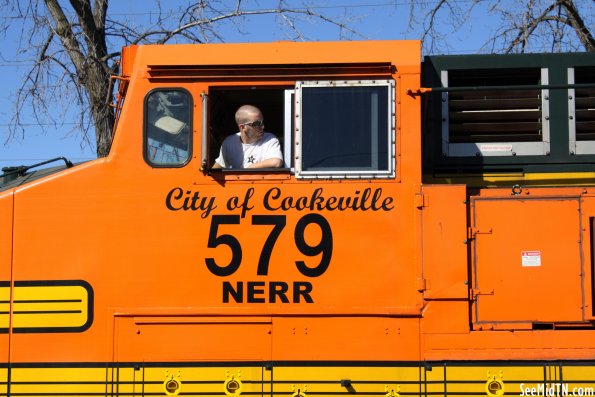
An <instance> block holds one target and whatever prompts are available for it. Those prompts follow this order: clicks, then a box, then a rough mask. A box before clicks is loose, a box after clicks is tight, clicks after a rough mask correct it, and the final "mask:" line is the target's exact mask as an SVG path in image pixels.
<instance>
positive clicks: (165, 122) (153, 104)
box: [144, 88, 192, 167]
mask: <svg viewBox="0 0 595 397" xmlns="http://www.w3.org/2000/svg"><path fill="white" fill-rule="evenodd" d="M191 122H192V96H191V95H190V94H189V93H188V92H187V91H185V90H183V89H180V88H176V89H158V90H153V91H151V92H150V93H149V94H148V95H147V97H146V99H145V126H144V157H145V161H146V162H147V163H148V164H150V165H152V166H154V167H180V166H183V165H184V164H186V163H187V162H188V161H189V160H190V155H191V147H192V145H191V139H192V134H191V133H190V131H192V126H191Z"/></svg>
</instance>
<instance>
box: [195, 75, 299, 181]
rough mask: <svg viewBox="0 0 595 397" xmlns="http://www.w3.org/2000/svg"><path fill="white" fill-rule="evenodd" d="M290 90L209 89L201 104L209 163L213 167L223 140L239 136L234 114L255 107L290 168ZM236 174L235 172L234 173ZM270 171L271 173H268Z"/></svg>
mask: <svg viewBox="0 0 595 397" xmlns="http://www.w3.org/2000/svg"><path fill="white" fill-rule="evenodd" d="M292 93H293V87H292V86H283V87H276V86H262V87H258V86H251V87H245V86H243V87H212V88H211V89H210V90H209V93H208V95H205V98H207V97H208V99H205V100H204V101H203V107H204V108H203V112H204V114H208V115H209V120H208V127H205V128H207V130H208V131H209V137H210V138H209V142H208V152H209V155H208V160H207V162H208V163H209V164H210V165H212V164H213V163H214V161H215V159H216V158H217V156H218V155H219V151H220V149H221V144H222V143H223V140H224V139H225V138H226V137H227V136H229V135H231V134H235V133H237V132H238V126H237V125H236V123H235V112H236V110H237V109H238V108H239V107H240V106H242V105H253V106H256V107H258V108H259V109H260V110H261V111H262V114H263V117H264V129H265V131H266V132H270V133H272V134H274V135H275V136H276V137H277V139H279V142H280V144H281V150H282V151H283V160H284V167H283V168H281V170H285V171H287V169H288V168H291V167H292V156H291V153H292V150H293V149H292V147H293V120H292V119H291V118H290V117H288V115H291V114H292V113H293V94H292ZM205 147H207V145H205ZM233 171H234V172H235V171H238V170H233ZM246 171H248V172H252V173H253V172H261V171H263V169H249V170H246ZM268 171H270V169H268Z"/></svg>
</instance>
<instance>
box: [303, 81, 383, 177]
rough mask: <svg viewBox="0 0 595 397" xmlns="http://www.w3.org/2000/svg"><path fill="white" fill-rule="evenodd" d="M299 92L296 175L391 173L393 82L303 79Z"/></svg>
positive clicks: (347, 175) (377, 174)
mask: <svg viewBox="0 0 595 397" xmlns="http://www.w3.org/2000/svg"><path fill="white" fill-rule="evenodd" d="M298 92H299V93H300V95H301V96H300V97H299V98H298V101H299V105H300V114H299V115H298V117H297V118H296V124H297V126H298V134H297V136H298V139H299V140H300V144H299V145H298V146H297V147H298V148H299V150H301V153H300V155H299V156H298V163H299V175H300V176H302V177H307V176H308V175H312V176H314V175H315V176H320V175H328V176H334V177H349V176H354V175H358V176H362V175H363V176H365V175H369V176H390V175H392V173H393V166H392V164H393V158H394V156H393V148H392V144H391V142H394V140H393V139H392V136H393V135H394V128H393V125H394V121H393V120H391V115H393V114H394V113H393V111H391V110H390V109H392V108H393V106H394V100H393V86H392V84H390V83H389V82H383V83H365V82H358V83H348V82H345V83H343V84H340V83H330V82H328V83H324V82H317V83H316V84H309V83H303V84H301V87H300V90H298Z"/></svg>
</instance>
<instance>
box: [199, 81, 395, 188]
mask: <svg viewBox="0 0 595 397" xmlns="http://www.w3.org/2000/svg"><path fill="white" fill-rule="evenodd" d="M245 104H251V105H254V106H257V107H258V108H259V109H261V111H262V113H263V117H264V124H265V131H267V132H271V133H274V134H275V135H276V136H277V138H278V139H279V141H280V143H281V148H282V151H283V158H284V163H285V165H284V168H283V169H282V170H285V171H288V170H291V171H294V172H295V175H296V177H298V178H388V177H393V176H394V175H395V161H396V160H395V134H396V132H395V117H394V115H395V109H396V108H395V82H394V80H374V81H362V80H358V81H345V80H342V81H299V82H297V83H296V85H295V86H279V87H277V86H261V87H259V86H253V87H245V86H242V87H211V89H210V90H209V92H208V100H204V101H203V107H204V108H203V112H204V114H208V115H209V120H208V127H205V128H208V131H209V137H210V138H209V142H208V160H207V162H208V163H209V164H211V165H212V164H213V162H214V159H215V158H216V157H217V156H218V153H219V150H220V148H221V144H222V143H223V140H224V139H225V138H226V137H227V136H228V135H230V134H235V133H237V130H238V128H237V125H236V124H235V117H234V115H235V112H236V110H237V109H238V108H239V107H240V106H242V105H245ZM204 146H205V147H207V144H205V145H204ZM282 170H281V171H282ZM233 171H237V170H233ZM246 171H249V172H259V171H262V170H246ZM268 171H270V169H269V170H268Z"/></svg>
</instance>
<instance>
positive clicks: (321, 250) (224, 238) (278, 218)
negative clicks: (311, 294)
mask: <svg viewBox="0 0 595 397" xmlns="http://www.w3.org/2000/svg"><path fill="white" fill-rule="evenodd" d="M239 224H240V216H239V215H213V216H212V217H211V228H210V230H209V240H208V243H207V247H208V248H217V247H218V246H220V245H227V246H228V247H229V249H230V250H231V254H232V255H231V260H230V262H229V263H228V264H226V265H221V264H218V263H217V262H216V261H215V258H205V263H206V265H207V268H208V269H209V270H210V271H211V273H213V274H214V275H216V276H220V277H225V276H229V275H232V274H233V273H235V272H236V270H238V268H239V267H240V264H241V263H242V246H241V244H240V242H239V241H238V239H237V238H236V237H234V236H233V235H231V234H219V233H218V232H219V225H239ZM285 224H286V221H285V215H252V225H258V226H261V225H264V226H267V225H269V226H273V228H272V229H271V232H270V233H269V235H268V237H267V239H266V241H265V242H264V245H263V247H262V251H261V252H260V257H259V259H258V268H257V272H256V274H257V275H259V276H266V275H267V274H268V272H269V262H270V259H271V253H272V252H273V248H274V247H275V243H276V242H277V239H278V237H279V235H280V234H281V232H282V231H283V229H284V228H285ZM310 225H314V226H315V227H318V228H320V231H321V235H320V236H321V237H320V241H319V242H318V243H317V244H316V245H310V244H308V243H307V242H306V239H305V236H304V235H305V232H306V228H308V226H310ZM294 241H295V245H296V247H297V249H298V250H299V251H300V252H301V253H302V254H304V255H306V256H311V257H312V256H317V255H321V257H320V262H319V263H318V264H317V265H315V266H308V265H306V263H305V262H304V261H302V260H296V261H295V265H296V267H297V269H298V270H299V271H300V273H302V274H303V275H304V276H306V277H318V276H320V275H322V274H323V273H324V272H325V271H326V269H327V268H328V266H329V264H330V262H331V257H332V253H333V233H332V230H331V227H330V225H329V223H328V221H327V220H326V219H325V218H324V217H323V216H322V215H319V214H306V215H304V216H303V217H301V218H300V220H299V221H298V222H297V224H296V225H295V231H294Z"/></svg>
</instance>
